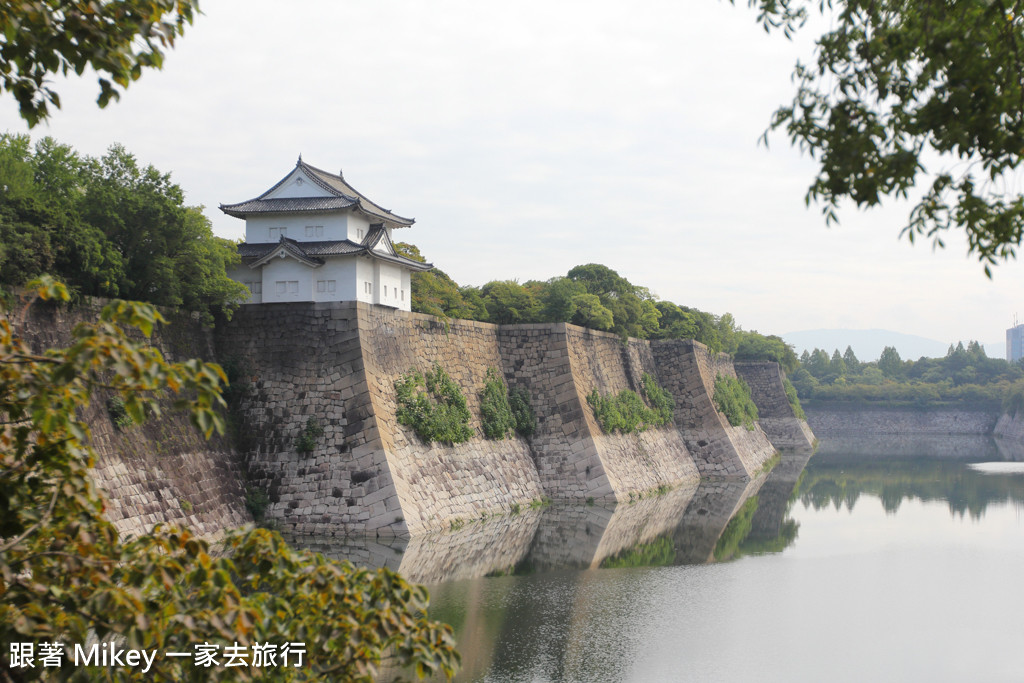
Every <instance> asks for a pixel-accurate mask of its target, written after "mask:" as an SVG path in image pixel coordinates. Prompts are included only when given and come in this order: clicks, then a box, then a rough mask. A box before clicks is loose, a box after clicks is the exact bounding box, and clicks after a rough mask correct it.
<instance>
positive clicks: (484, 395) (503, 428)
mask: <svg viewBox="0 0 1024 683" xmlns="http://www.w3.org/2000/svg"><path fill="white" fill-rule="evenodd" d="M480 417H481V420H480V421H481V423H482V424H483V429H484V436H486V437H487V438H488V439H498V440H500V439H504V438H505V437H506V436H509V435H510V434H512V433H513V432H514V431H515V427H516V425H515V417H514V416H513V415H512V406H511V405H509V401H508V387H506V386H505V380H504V379H503V378H502V377H501V375H499V374H498V371H497V370H495V369H494V368H487V378H486V380H485V381H484V388H483V391H481V392H480Z"/></svg>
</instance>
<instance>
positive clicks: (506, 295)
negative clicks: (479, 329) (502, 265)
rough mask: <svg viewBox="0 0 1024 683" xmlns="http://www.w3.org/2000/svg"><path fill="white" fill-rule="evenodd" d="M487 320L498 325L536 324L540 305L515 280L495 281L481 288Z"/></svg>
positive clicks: (529, 292) (530, 293)
mask: <svg viewBox="0 0 1024 683" xmlns="http://www.w3.org/2000/svg"><path fill="white" fill-rule="evenodd" d="M480 294H481V296H482V297H483V302H484V306H485V307H486V308H487V320H488V321H489V322H492V323H496V324H498V325H510V324H514V323H529V322H536V321H537V320H538V318H539V316H540V303H539V302H538V301H537V299H536V297H535V296H534V295H533V293H532V292H531V291H530V290H528V289H527V288H526V287H524V286H523V285H521V284H519V283H518V282H515V281H514V280H494V281H492V282H488V283H487V284H485V285H484V286H483V287H481V288H480Z"/></svg>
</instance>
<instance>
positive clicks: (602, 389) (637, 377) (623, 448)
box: [566, 325, 700, 502]
mask: <svg viewBox="0 0 1024 683" xmlns="http://www.w3.org/2000/svg"><path fill="white" fill-rule="evenodd" d="M566 341H567V342H568V351H569V361H570V364H571V366H572V371H573V373H572V374H573V382H574V384H575V387H576V395H577V397H578V398H579V400H580V402H581V405H582V406H583V417H584V420H585V421H586V425H587V429H588V431H589V433H590V435H591V437H590V438H591V440H592V441H593V443H594V446H595V449H596V451H597V454H598V457H599V458H600V460H601V463H602V465H603V469H604V471H605V472H606V473H607V475H608V481H609V483H610V485H611V487H612V490H613V491H614V492H615V497H616V498H617V499H618V500H619V501H620V502H621V501H624V500H628V499H629V498H630V497H631V496H630V494H631V493H632V492H634V491H638V490H639V491H644V490H651V489H656V488H658V487H660V486H678V485H679V484H682V483H686V482H696V481H697V480H698V479H699V478H700V475H699V473H698V471H697V467H696V465H695V464H694V462H693V458H691V457H690V453H689V452H688V451H687V450H686V445H685V444H684V443H683V439H682V438H681V437H680V434H679V430H677V429H676V427H675V425H665V426H663V427H658V428H653V429H648V430H646V431H643V432H640V433H637V434H605V433H603V432H602V431H601V427H600V425H599V424H598V423H597V420H596V419H595V418H594V411H593V409H591V407H590V405H589V404H588V403H587V401H586V397H587V395H588V394H590V393H591V392H592V391H594V390H597V392H598V393H599V394H601V395H603V396H607V395H613V394H618V393H619V392H620V391H622V390H624V389H629V390H631V391H634V392H636V393H638V394H641V395H642V393H643V389H642V387H641V377H642V376H643V374H644V373H647V374H650V375H651V376H653V377H654V378H655V380H656V381H657V379H658V369H657V367H655V363H654V356H653V355H652V354H651V347H650V344H649V343H648V342H645V341H639V340H636V339H633V340H630V341H629V343H628V344H623V343H622V341H621V340H620V339H619V338H618V337H617V336H615V335H613V334H609V333H607V332H597V331H595V330H588V329H585V328H582V327H577V326H575V325H566Z"/></svg>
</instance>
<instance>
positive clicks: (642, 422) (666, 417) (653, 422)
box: [587, 373, 675, 434]
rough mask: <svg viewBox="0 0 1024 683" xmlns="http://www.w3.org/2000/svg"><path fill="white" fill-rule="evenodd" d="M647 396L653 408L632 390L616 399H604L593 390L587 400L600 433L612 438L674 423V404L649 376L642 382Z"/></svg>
mask: <svg viewBox="0 0 1024 683" xmlns="http://www.w3.org/2000/svg"><path fill="white" fill-rule="evenodd" d="M642 384H643V388H644V393H645V394H646V395H647V398H648V400H649V401H650V402H651V403H652V404H653V405H654V407H653V408H651V407H648V405H647V404H646V403H644V400H643V399H642V398H640V395H639V394H638V393H636V392H635V391H632V390H631V389H623V390H622V391H620V392H619V393H618V394H615V395H614V396H601V395H600V394H599V393H598V391H597V389H594V390H593V391H592V392H590V394H589V395H588V396H587V403H589V404H590V407H591V408H593V409H594V417H595V418H596V419H597V423H598V424H599V425H600V426H601V431H603V432H605V433H607V434H611V433H612V432H615V431H618V432H621V433H622V434H631V433H634V432H642V431H645V430H646V429H648V428H649V427H660V426H662V425H666V424H668V423H670V422H671V421H672V411H673V409H674V408H675V401H673V400H672V396H671V395H669V393H668V392H667V391H665V390H664V389H662V388H661V387H660V386H659V385H658V383H657V381H655V379H654V378H653V377H651V376H650V375H648V374H647V373H644V375H643V378H642Z"/></svg>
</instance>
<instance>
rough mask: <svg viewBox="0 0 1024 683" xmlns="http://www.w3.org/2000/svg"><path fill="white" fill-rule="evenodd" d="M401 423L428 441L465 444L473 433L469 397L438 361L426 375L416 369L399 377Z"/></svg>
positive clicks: (397, 385) (396, 389)
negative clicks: (467, 398)
mask: <svg viewBox="0 0 1024 683" xmlns="http://www.w3.org/2000/svg"><path fill="white" fill-rule="evenodd" d="M395 393H396V397H397V400H398V414H397V417H398V423H399V424H403V425H406V426H409V427H412V428H413V430H414V431H415V432H416V435H417V436H419V437H420V439H421V440H422V441H423V442H424V443H430V442H432V441H441V442H444V443H453V444H454V443H462V442H464V441H469V439H470V437H472V436H473V429H472V428H471V427H470V426H469V420H470V413H469V407H468V406H467V405H466V397H465V396H464V395H463V393H462V390H461V389H459V385H458V384H456V383H455V382H454V380H452V378H451V377H449V376H448V373H447V372H445V371H444V368H442V367H441V366H440V365H438V364H437V363H435V364H434V367H433V368H432V369H431V370H428V371H427V373H426V375H424V374H423V373H420V372H419V371H417V370H412V371H410V372H409V373H407V374H406V375H404V376H402V377H401V378H399V379H397V380H395Z"/></svg>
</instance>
